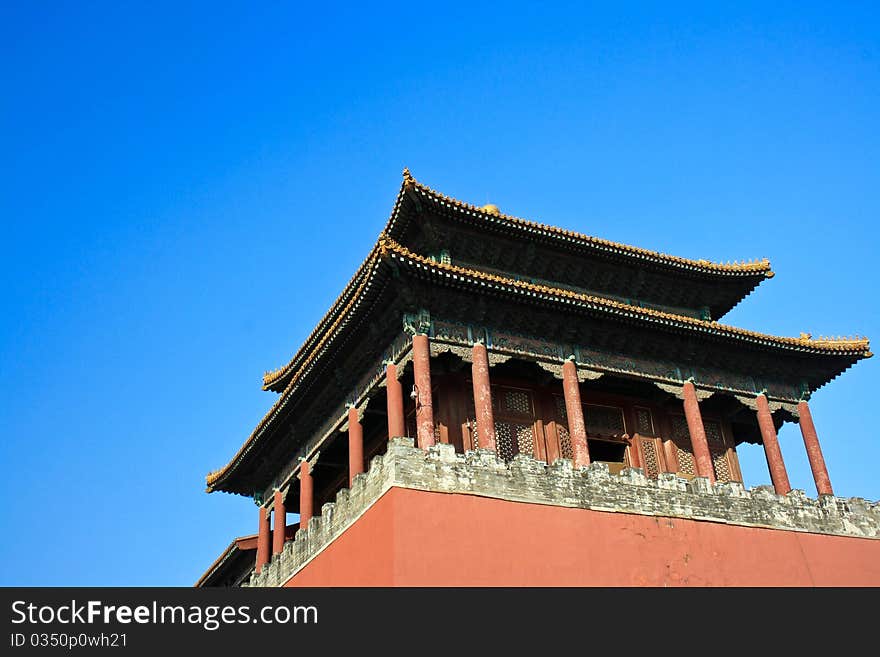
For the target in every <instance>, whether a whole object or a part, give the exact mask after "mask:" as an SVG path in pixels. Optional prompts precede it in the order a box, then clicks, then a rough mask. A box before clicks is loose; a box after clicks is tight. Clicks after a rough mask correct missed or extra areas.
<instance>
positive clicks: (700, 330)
mask: <svg viewBox="0 0 880 657" xmlns="http://www.w3.org/2000/svg"><path fill="white" fill-rule="evenodd" d="M393 267H398V268H405V269H407V270H409V271H411V272H413V273H415V274H416V275H420V276H427V277H430V278H432V279H434V280H435V281H436V282H438V283H440V284H445V285H455V286H460V287H465V288H469V289H470V290H475V291H482V292H483V293H485V292H486V291H487V289H491V290H492V292H493V293H495V294H498V293H501V294H504V295H509V296H510V297H519V298H525V299H530V300H534V301H536V302H542V303H552V304H558V305H559V306H560V307H563V308H577V309H579V310H581V311H586V312H588V313H592V314H599V315H603V316H605V317H616V318H618V319H620V320H622V321H629V322H637V323H639V324H641V325H643V326H645V327H646V328H647V327H649V326H654V327H657V328H660V329H661V330H667V331H670V330H671V331H675V332H686V333H689V334H692V335H701V336H706V337H710V338H714V339H720V340H724V341H731V342H732V343H734V344H741V345H746V344H750V345H752V346H755V347H757V348H759V349H764V350H769V351H771V352H776V353H779V354H780V355H781V353H780V352H798V353H801V354H806V355H815V356H837V357H841V358H842V359H843V360H844V361H847V360H848V361H855V360H859V359H861V358H868V357H870V356H871V355H872V354H871V352H870V345H869V341H868V339H867V338H863V337H855V338H848V337H835V338H824V337H823V338H819V339H813V338H812V337H811V336H810V335H809V334H806V333H803V334H801V335H800V336H799V337H780V336H774V335H768V334H764V333H759V332H756V331H750V330H747V329H742V328H738V327H734V326H728V325H725V324H721V323H718V322H716V321H709V320H702V319H697V318H694V317H689V316H685V315H677V314H674V313H669V312H664V311H660V310H655V309H652V308H645V307H641V306H636V305H632V304H628V303H623V302H620V301H615V300H612V299H608V298H605V297H601V296H594V295H589V294H584V293H579V292H575V291H572V290H568V289H563V288H557V287H552V286H547V285H539V284H535V283H530V282H527V281H522V280H515V279H512V278H508V277H505V276H501V275H498V274H492V273H487V272H484V271H479V270H475V269H470V268H466V267H462V266H459V265H454V264H449V263H443V262H438V261H436V260H434V259H432V258H428V257H425V256H423V255H420V254H417V253H413V252H412V251H410V250H409V249H407V248H406V247H404V246H402V245H401V244H399V243H398V242H396V241H395V240H394V239H392V238H391V237H389V236H388V235H387V234H385V233H382V234H381V235H380V237H379V240H378V241H377V243H376V244H375V245H374V247H373V249H372V250H371V251H370V254H369V255H368V257H367V259H366V260H365V261H364V262H363V263H362V264H361V266H360V268H359V269H358V271H357V272H356V274H355V276H354V277H353V278H352V279H351V281H350V282H349V284H348V285H347V286H346V288H345V290H343V293H342V294H341V295H340V297H339V298H338V299H337V300H336V302H335V303H334V305H333V307H331V309H330V311H329V312H328V313H327V315H325V317H324V318H323V319H322V320H321V322H320V323H319V325H318V328H316V329H315V331H313V333H312V334H311V335H310V336H309V337H308V338H307V340H306V342H305V343H304V345H303V346H302V347H301V348H300V350H299V351H298V352H297V355H296V356H294V359H293V360H291V362H290V363H288V365H286V366H285V367H283V368H281V369H279V370H276V372H274V373H272V374H269V375H267V377H266V379H264V384H265V387H266V388H269V389H273V390H275V389H278V387H279V386H281V395H280V396H279V397H278V399H276V401H275V403H274V404H273V405H272V407H271V408H270V409H269V411H268V413H266V415H265V416H264V417H263V419H262V420H261V421H260V422H259V424H258V425H257V426H256V428H255V429H254V430H253V432H252V433H251V435H250V436H249V437H248V439H247V440H246V441H245V443H244V444H243V445H242V446H241V448H240V449H239V450H238V452H237V453H236V454H235V456H233V458H232V459H231V460H230V461H229V463H228V464H227V465H226V466H224V467H223V468H221V469H220V470H217V471H215V472H212V473H210V474H208V475H207V477H206V480H207V486H208V488H207V490H208V492H211V491H213V490H218V489H220V488H221V487H222V486H223V482H224V481H225V480H226V479H227V478H228V477H229V476H230V475H231V474H232V473H233V472H234V471H235V469H236V468H237V467H238V466H239V465H240V464H241V463H242V462H243V461H244V460H245V459H246V458H247V455H248V453H249V452H250V451H251V450H252V449H253V448H254V447H255V446H256V445H257V444H258V443H259V442H260V441H261V439H262V438H263V437H264V436H265V435H266V434H267V433H268V429H269V428H270V426H271V425H272V424H273V421H274V420H275V418H276V417H278V416H279V414H280V413H281V412H282V411H283V409H284V408H285V406H286V405H287V404H288V403H289V402H290V401H291V399H292V398H293V397H294V395H295V393H296V390H297V388H298V385H299V383H300V382H301V381H303V380H304V379H305V378H306V377H307V376H308V374H309V372H311V371H312V370H313V369H314V367H315V365H316V362H317V361H318V360H320V359H321V357H322V356H323V355H324V354H326V353H327V352H328V350H329V349H330V348H331V347H332V343H333V342H334V340H335V339H336V338H337V336H338V334H339V333H340V332H341V331H342V330H343V329H344V327H345V326H346V325H348V324H350V323H351V322H352V321H353V319H354V318H355V317H356V316H357V315H359V314H360V313H362V312H365V311H364V309H365V308H367V307H368V305H367V304H365V303H363V301H364V298H365V295H366V294H367V293H368V291H369V290H370V288H371V287H373V286H372V283H373V282H374V281H375V280H376V279H377V277H378V276H380V275H382V274H383V273H387V272H388V271H390V270H391V269H392V268H393ZM849 364H851V362H850V363H849ZM846 367H848V364H846V363H843V362H842V363H841V367H839V368H836V371H835V373H832V374H830V375H829V376H828V378H827V379H826V380H824V381H821V382H819V385H824V383H827V380H830V379H831V378H833V377H834V376H836V374H838V373H839V372H840V371H842V370H844V369H846ZM819 385H816V386H815V387H819Z"/></svg>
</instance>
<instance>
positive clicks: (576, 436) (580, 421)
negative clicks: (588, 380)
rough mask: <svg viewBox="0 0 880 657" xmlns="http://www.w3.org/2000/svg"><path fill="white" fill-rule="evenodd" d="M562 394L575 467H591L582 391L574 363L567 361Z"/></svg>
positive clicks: (563, 367) (563, 374) (563, 373)
mask: <svg viewBox="0 0 880 657" xmlns="http://www.w3.org/2000/svg"><path fill="white" fill-rule="evenodd" d="M562 392H563V394H564V395H565V413H566V415H567V416H568V435H569V437H570V439H571V451H572V455H573V456H574V466H575V467H576V468H582V467H585V466H588V465H590V450H589V447H588V445H587V425H586V423H585V422H584V408H583V406H581V390H580V384H579V383H578V378H577V367H575V364H574V361H572V360H570V359H569V360H566V361H565V363H563V365H562Z"/></svg>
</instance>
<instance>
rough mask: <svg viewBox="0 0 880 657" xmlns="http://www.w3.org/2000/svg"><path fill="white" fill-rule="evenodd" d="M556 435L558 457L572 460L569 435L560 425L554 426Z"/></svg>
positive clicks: (572, 454) (572, 453) (572, 452)
mask: <svg viewBox="0 0 880 657" xmlns="http://www.w3.org/2000/svg"><path fill="white" fill-rule="evenodd" d="M556 433H557V434H559V457H560V458H563V459H574V451H573V450H572V449H571V435H570V434H569V433H568V429H566V428H565V427H564V426H562V425H561V424H557V425H556Z"/></svg>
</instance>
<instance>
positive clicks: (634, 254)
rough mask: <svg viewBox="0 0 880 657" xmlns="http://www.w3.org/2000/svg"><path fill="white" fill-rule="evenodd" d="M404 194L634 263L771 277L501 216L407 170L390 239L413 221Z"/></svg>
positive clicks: (757, 267) (765, 268) (753, 266)
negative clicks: (453, 195) (422, 181)
mask: <svg viewBox="0 0 880 657" xmlns="http://www.w3.org/2000/svg"><path fill="white" fill-rule="evenodd" d="M407 194H411V195H413V194H414V195H418V197H420V199H422V200H423V201H426V202H428V203H431V204H432V205H435V206H441V207H445V208H449V209H452V210H455V211H456V212H458V213H460V214H462V215H464V216H466V217H471V218H472V220H476V221H480V222H483V224H484V225H485V224H497V225H498V226H501V227H503V228H505V229H507V230H510V231H514V232H516V233H519V234H521V235H525V236H527V237H528V239H536V238H538V239H540V238H549V239H553V240H555V241H558V242H569V243H574V244H577V245H579V246H581V247H583V248H585V249H590V250H595V251H603V252H607V253H612V254H615V255H619V256H623V257H626V258H628V259H630V260H631V261H632V262H633V263H636V264H637V263H639V262H645V261H648V262H652V263H655V264H657V265H662V266H665V267H669V268H673V269H680V270H684V271H690V272H698V273H700V274H705V275H709V276H728V277H730V276H737V277H757V278H759V279H760V278H770V277H772V276H773V272H772V271H771V270H770V261H769V260H767V259H766V258H762V259H756V260H751V261H749V262H734V263H729V262H728V263H718V262H710V261H709V260H702V259H701V260H692V259H689V258H681V257H679V256H673V255H667V254H665V253H660V252H658V251H651V250H649V249H643V248H639V247H637V246H630V245H628V244H622V243H620V242H613V241H611V240H606V239H602V238H599V237H592V236H590V235H584V234H583V233H578V232H575V231H573V230H566V229H564V228H557V227H556V226H550V225H548V224H544V223H539V222H536V221H529V220H527V219H521V218H519V217H512V216H509V215H506V214H503V213H502V212H501V211H500V209H499V208H498V206H496V205H493V204H491V203H490V204H488V205H484V206H481V207H478V206H476V205H471V204H470V203H465V202H464V201H459V200H457V199H454V198H452V197H449V196H446V195H445V194H442V193H440V192H438V191H435V190H433V189H431V188H430V187H428V186H427V185H424V184H422V183H420V182H418V181H417V180H416V179H415V178H413V177H412V174H410V172H409V169H404V171H403V185H402V189H401V194H399V195H398V197H397V203H396V204H395V206H394V210H393V211H392V213H391V219H390V220H389V222H388V225H387V226H386V227H385V231H384V232H385V233H386V234H387V235H388V236H389V237H392V238H399V236H400V235H401V234H402V232H403V226H404V224H405V223H406V222H408V221H411V220H412V219H413V213H410V212H409V211H407V209H405V208H404V199H405V198H406V196H407Z"/></svg>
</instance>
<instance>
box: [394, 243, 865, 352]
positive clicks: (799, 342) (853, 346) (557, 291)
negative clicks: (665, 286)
mask: <svg viewBox="0 0 880 657" xmlns="http://www.w3.org/2000/svg"><path fill="white" fill-rule="evenodd" d="M388 242H389V245H390V247H389V248H390V250H391V251H393V252H394V253H397V254H398V255H400V256H401V257H404V258H409V259H411V260H413V261H415V262H418V263H420V264H422V265H426V266H430V267H434V268H436V269H441V270H444V271H448V272H450V273H456V274H459V275H461V276H466V277H470V278H475V279H478V280H484V281H491V282H495V283H500V284H503V285H509V286H512V287H517V288H522V289H527V290H529V291H531V292H540V293H543V294H551V295H554V296H560V297H566V298H569V299H578V300H581V301H587V302H589V303H595V304H598V305H602V306H606V307H609V308H615V309H619V310H625V311H626V312H628V313H635V314H638V315H643V316H645V317H653V318H658V319H667V320H673V321H677V322H682V323H685V324H690V325H693V326H698V327H701V328H707V329H712V330H714V331H719V332H721V333H727V334H731V335H739V336H743V337H748V338H753V339H758V340H765V341H770V342H775V343H777V344H782V345H789V346H803V347H812V348H816V349H820V350H827V351H855V352H858V351H867V349H868V348H869V340H868V338H866V337H862V336H855V337H834V338H826V337H820V338H819V339H813V338H812V337H811V336H810V334H809V333H801V335H800V336H799V337H797V338H793V337H784V336H776V335H769V334H767V333H758V332H757V331H750V330H748V329H743V328H739V327H736V326H730V325H728V324H720V323H718V322H713V321H708V320H704V319H697V318H695V317H688V316H687V315H678V314H675V313H669V312H665V311H662V310H655V309H653V308H644V307H641V306H633V305H630V304H628V303H623V302H621V301H615V300H613V299H608V298H606V297H599V296H594V295H590V294H583V293H581V292H574V291H572V290H566V289H564V288H558V287H551V286H547V285H539V284H537V283H529V282H527V281H518V280H515V279H512V278H506V277H504V276H499V275H497V274H490V273H488V272H483V271H479V270H477V269H468V268H466V267H461V266H458V265H452V264H445V263H442V262H435V261H433V260H431V259H429V258H425V257H424V256H421V255H418V254H416V253H413V252H412V251H410V250H409V249H407V248H406V247H404V246H401V245H400V244H398V243H397V242H394V241H393V240H390V239H389V240H388Z"/></svg>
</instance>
